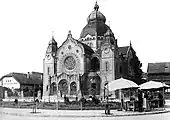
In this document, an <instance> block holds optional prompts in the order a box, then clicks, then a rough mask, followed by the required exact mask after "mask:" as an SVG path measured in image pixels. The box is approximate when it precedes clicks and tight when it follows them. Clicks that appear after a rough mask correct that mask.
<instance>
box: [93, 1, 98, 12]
mask: <svg viewBox="0 0 170 120" xmlns="http://www.w3.org/2000/svg"><path fill="white" fill-rule="evenodd" d="M94 9H95V10H96V11H98V9H99V6H98V4H97V1H96V3H95V5H94Z"/></svg>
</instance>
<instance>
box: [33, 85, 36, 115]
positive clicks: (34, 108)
mask: <svg viewBox="0 0 170 120" xmlns="http://www.w3.org/2000/svg"><path fill="white" fill-rule="evenodd" d="M33 113H36V103H35V83H34V88H33Z"/></svg>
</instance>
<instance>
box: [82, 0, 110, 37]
mask: <svg viewBox="0 0 170 120" xmlns="http://www.w3.org/2000/svg"><path fill="white" fill-rule="evenodd" d="M98 9H99V6H98V5H97V2H96V4H95V6H94V11H92V12H91V13H90V15H89V16H88V17H87V25H86V26H85V27H84V28H83V30H82V32H81V35H80V38H84V37H86V35H88V34H89V35H91V36H96V35H97V36H104V34H105V33H106V32H107V31H108V30H109V31H111V29H110V27H109V26H107V25H106V24H105V22H106V18H105V16H104V15H103V14H102V13H101V12H100V11H98ZM111 32H112V31H111ZM112 34H113V33H112Z"/></svg>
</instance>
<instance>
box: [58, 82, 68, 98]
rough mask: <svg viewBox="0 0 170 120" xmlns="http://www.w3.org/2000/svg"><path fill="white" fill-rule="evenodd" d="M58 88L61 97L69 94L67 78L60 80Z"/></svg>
mask: <svg viewBox="0 0 170 120" xmlns="http://www.w3.org/2000/svg"><path fill="white" fill-rule="evenodd" d="M58 90H59V91H60V94H61V97H62V96H63V95H67V94H68V82H67V80H66V79H62V80H60V82H59V83H58Z"/></svg>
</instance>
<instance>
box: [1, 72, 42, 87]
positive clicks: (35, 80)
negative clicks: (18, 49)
mask: <svg viewBox="0 0 170 120" xmlns="http://www.w3.org/2000/svg"><path fill="white" fill-rule="evenodd" d="M28 74H29V75H30V76H29V77H27V74H24V73H15V72H13V73H9V74H7V75H4V76H3V77H2V78H1V79H0V80H2V79H3V78H5V77H13V78H14V79H15V80H16V81H18V82H19V83H20V84H30V85H31V84H38V85H41V84H42V82H43V81H42V76H41V75H43V74H40V73H36V72H32V73H28Z"/></svg>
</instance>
